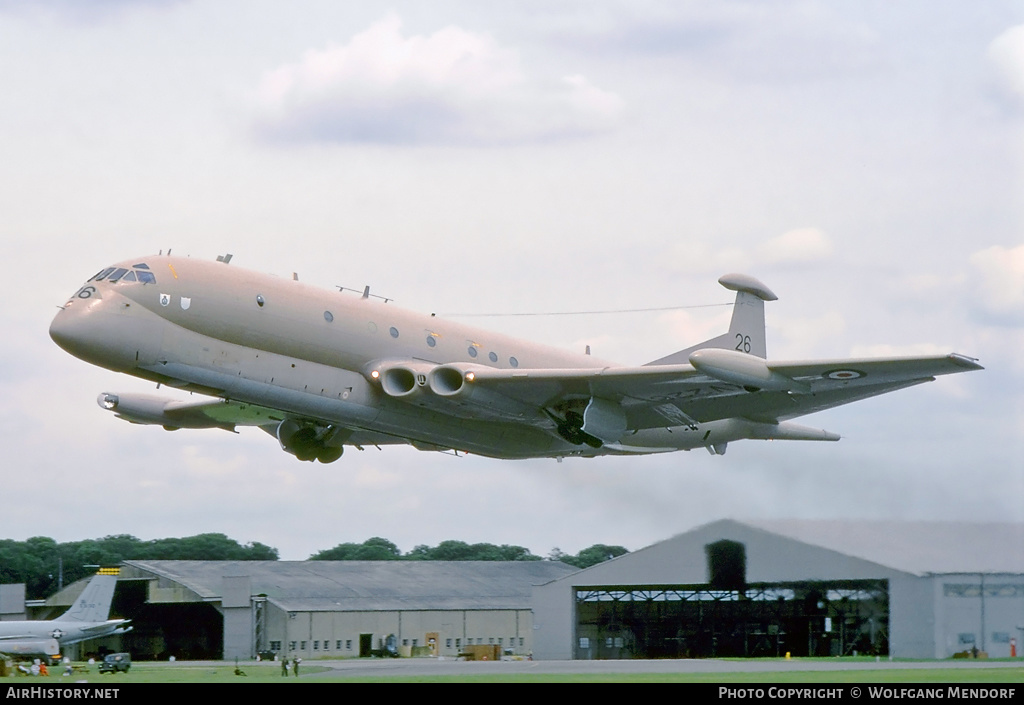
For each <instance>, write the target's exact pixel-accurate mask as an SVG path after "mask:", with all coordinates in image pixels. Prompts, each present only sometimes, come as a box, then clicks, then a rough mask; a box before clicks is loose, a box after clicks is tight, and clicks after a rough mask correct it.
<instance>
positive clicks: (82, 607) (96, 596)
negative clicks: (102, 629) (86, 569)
mask: <svg viewBox="0 0 1024 705" xmlns="http://www.w3.org/2000/svg"><path fill="white" fill-rule="evenodd" d="M116 585H117V576H116V575H94V576H93V578H92V580H90V581H89V584H88V585H86V586H85V589H84V590H82V594H81V595H79V596H78V599H77V600H75V604H73V605H71V609H69V610H68V611H67V612H65V613H64V614H62V615H61V616H60V617H58V618H57V620H58V621H61V622H105V621H107V616H108V615H109V614H110V603H111V602H113V600H114V587H115V586H116Z"/></svg>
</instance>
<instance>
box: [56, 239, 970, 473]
mask: <svg viewBox="0 0 1024 705" xmlns="http://www.w3.org/2000/svg"><path fill="white" fill-rule="evenodd" d="M230 258H231V256H230V255H226V256H222V257H218V258H217V261H216V262H214V261H205V260H199V259H192V258H185V257H176V256H175V257H171V256H170V255H169V254H168V255H151V256H147V257H141V258H138V259H132V260H126V261H124V262H121V263H119V264H115V265H112V266H110V267H105V268H104V269H102V270H101V271H99V272H98V273H96V274H95V275H94V276H93V277H92V278H91V279H89V280H88V281H87V282H86V283H85V284H84V285H83V286H82V287H81V288H80V289H79V290H78V291H77V292H75V293H74V294H73V295H72V296H71V298H70V299H69V300H68V301H67V303H65V304H64V306H62V307H61V311H60V312H59V313H58V314H57V316H56V317H55V318H54V320H53V323H52V324H51V326H50V336H51V337H52V338H53V339H54V341H56V342H57V344H58V345H60V346H61V347H62V348H64V349H65V350H66V351H68V352H69V353H71V354H72V355H75V356H77V357H79V358H81V359H83V360H86V361H87V362H91V363H93V364H96V365H100V366H102V367H105V368H108V369H111V370H115V371H117V372H124V373H127V374H130V375H134V376H136V377H141V378H143V379H147V380H150V381H152V382H156V383H158V384H157V386H158V387H159V386H160V385H163V386H168V387H177V388H179V389H183V390H187V391H189V392H194V393H195V394H196V395H203V396H199V397H191V398H188V399H178V398H172V397H168V396H161V395H156V394H152V395H151V394H137V393H132V394H117V393H106V392H104V393H102V394H100V395H99V397H98V399H97V401H98V403H99V405H100V406H101V407H102V408H104V409H107V410H109V411H112V412H114V414H115V415H117V416H118V417H120V418H123V419H125V420H127V421H130V422H132V423H138V424H158V425H161V426H163V427H164V428H166V429H168V430H175V429H180V428H222V429H227V430H234V429H235V428H236V426H247V425H248V426H258V427H260V428H262V429H263V430H265V431H266V432H268V433H269V434H271V435H273V436H275V437H276V438H277V440H278V442H279V443H280V444H281V448H283V449H284V450H285V451H287V452H288V453H291V454H292V455H294V456H296V457H297V458H299V459H300V460H314V459H315V460H319V461H320V462H323V463H329V462H332V461H334V460H337V459H338V458H339V457H340V456H341V454H342V451H343V449H344V447H345V446H346V445H347V446H352V447H355V448H358V449H360V450H362V449H363V448H364V447H366V446H378V447H379V446H382V445H385V444H411V445H413V446H415V447H416V448H419V449H421V450H441V451H453V450H454V451H462V452H468V453H476V454H479V455H485V456H490V457H495V458H535V457H554V458H562V457H565V456H597V455H607V454H646V453H660V452H667V451H675V450H690V449H693V448H706V449H707V450H708V451H709V452H710V453H711V454H712V455H720V454H722V453H724V452H725V450H726V444H727V443H729V442H731V441H736V440H740V439H762V440H813V441H836V440H839V435H837V434H835V433H830V432H828V431H823V430H818V429H814V428H808V427H806V426H801V425H797V424H795V423H793V422H792V421H790V419H794V418H796V417H800V416H804V415H807V414H811V413H813V412H816V411H821V410H822V409H828V408H831V407H834V406H839V405H842V404H848V403H850V402H853V401H858V400H860V399H866V398H868V397H873V396H876V395H878V394H884V393H886V392H891V391H894V390H897V389H903V388H904V387H911V386H914V385H916V384H921V383H922V382H929V381H932V380H933V379H934V378H935V377H936V376H938V375H945V374H952V373H957V372H965V371H968V370H980V369H983V368H982V367H981V365H979V364H978V363H977V361H976V360H975V359H973V358H969V357H966V356H963V355H958V354H955V353H952V354H949V355H936V356H927V357H892V358H870V359H832V360H828V359H825V360H796V361H769V360H768V359H767V348H766V344H765V325H764V303H765V302H766V301H774V300H775V299H776V298H777V297H776V296H775V294H773V293H772V292H771V291H770V290H769V289H768V288H767V287H766V286H765V285H764V284H762V283H761V282H759V281H758V280H756V279H754V278H753V277H750V276H746V275H742V274H728V275H726V276H723V277H722V278H721V279H719V283H720V284H721V285H722V286H724V287H725V288H726V289H729V290H731V291H734V292H736V301H735V305H734V307H733V314H732V321H731V324H730V326H729V331H728V332H727V333H725V334H723V335H720V336H718V337H716V338H712V339H711V340H707V341H704V342H703V343H699V344H697V345H694V346H693V347H690V348H687V349H685V350H681V351H679V352H676V353H673V354H671V355H668V356H666V357H662V358H660V359H657V360H654V361H653V362H649V363H647V364H645V365H641V366H636V367H628V366H623V365H619V364H616V363H612V362H607V361H602V360H598V359H596V358H594V357H592V356H590V355H587V354H576V353H572V352H568V351H564V350H559V349H556V348H551V347H546V346H542V345H537V344H534V343H530V342H526V341H524V340H519V339H515V338H511V337H508V336H504V335H500V334H496V333H491V332H487V331H484V330H480V329H477V328H473V327H470V326H466V325H463V324H461V323H457V322H454V321H450V320H444V319H442V318H439V317H436V316H433V315H425V314H420V313H415V312H412V311H408V310H403V309H401V308H399V307H397V306H395V305H394V304H391V303H388V302H387V301H381V300H378V299H377V298H375V297H372V296H370V295H369V289H368V288H367V289H366V290H364V291H363V293H362V295H361V296H360V295H357V294H354V293H346V292H344V291H331V290H325V289H320V288H316V287H313V286H309V285H307V284H304V283H301V282H299V281H297V277H294V276H293V277H292V278H291V279H287V278H279V277H274V276H270V275H265V274H259V273H256V272H252V271H247V270H244V269H240V268H238V267H235V266H231V265H229V264H228V262H229V261H230Z"/></svg>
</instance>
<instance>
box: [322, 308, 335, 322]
mask: <svg viewBox="0 0 1024 705" xmlns="http://www.w3.org/2000/svg"><path fill="white" fill-rule="evenodd" d="M324 320H325V321H327V322H328V323H333V322H334V314H333V313H331V312H330V311H324Z"/></svg>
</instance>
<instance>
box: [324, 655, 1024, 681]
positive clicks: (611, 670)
mask: <svg viewBox="0 0 1024 705" xmlns="http://www.w3.org/2000/svg"><path fill="white" fill-rule="evenodd" d="M314 663H315V664H316V665H317V666H323V667H327V668H329V669H331V670H329V671H323V672H321V673H316V674H310V675H309V678H316V677H318V676H319V677H323V676H327V677H332V676H345V677H374V676H378V677H383V678H386V677H391V676H397V677H401V676H467V675H526V674H531V673H536V674H558V675H561V674H593V675H608V674H615V673H623V674H633V673H780V672H786V671H793V672H798V671H872V670H926V669H936V668H943V669H950V668H953V669H961V668H962V669H965V670H969V669H979V668H1016V669H1020V670H1021V671H1022V674H1024V662H1022V661H984V660H982V661H888V660H880V661H840V660H836V661H828V660H822V659H811V660H803V659H794V660H790V661H786V660H781V659H780V660H767V659H766V660H761V659H757V660H723V659H678V660H672V659H659V660H623V661H614V660H602V661H489V662H488V661H458V660H455V659H433V658H424V659H380V660H367V659H347V660H338V661H311V662H307V663H306V665H313V664H314Z"/></svg>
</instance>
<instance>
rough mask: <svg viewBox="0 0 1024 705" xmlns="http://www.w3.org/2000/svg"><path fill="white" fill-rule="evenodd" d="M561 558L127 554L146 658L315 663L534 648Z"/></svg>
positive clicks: (128, 638) (564, 569) (561, 571)
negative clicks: (390, 654)
mask: <svg viewBox="0 0 1024 705" xmlns="http://www.w3.org/2000/svg"><path fill="white" fill-rule="evenodd" d="M575 570H576V569H575V568H573V567H571V566H568V565H565V564H564V563H559V562H552V561H509V562H495V561H301V562H300V561H125V563H124V564H123V567H122V569H121V579H120V582H119V584H118V591H119V593H120V598H121V600H122V603H121V604H122V605H123V609H122V615H123V616H125V617H130V618H131V619H132V620H133V625H134V627H135V628H134V630H133V631H132V632H131V633H129V634H127V635H125V637H124V643H125V648H127V649H128V650H129V651H131V652H132V653H133V654H134V655H136V658H145V657H146V656H147V655H148V656H150V657H153V658H166V657H167V656H170V655H174V656H175V657H176V658H225V659H233V658H246V659H247V658H252V657H253V656H254V655H255V654H256V653H257V652H261V651H273V652H276V653H281V654H286V655H287V656H289V657H292V656H300V657H302V658H303V659H309V658H315V657H335V658H344V657H352V656H369V655H371V652H372V651H379V650H380V649H381V648H383V646H384V642H385V640H386V639H387V637H388V636H390V635H394V637H395V640H396V646H397V648H398V649H399V650H400V651H403V652H405V653H410V652H411V651H412V650H413V649H415V648H417V647H421V648H426V649H428V651H429V652H430V653H432V654H433V655H437V656H456V655H457V654H458V653H459V652H460V651H463V650H464V649H465V647H467V646H475V645H495V646H497V647H499V648H500V649H501V650H502V651H511V652H512V653H515V654H528V653H529V652H530V651H531V650H532V649H533V621H532V612H531V609H530V597H531V588H532V586H533V585H536V584H541V583H546V582H549V581H551V580H553V579H555V578H558V577H561V576H563V575H567V574H568V573H571V572H574V571H575Z"/></svg>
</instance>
